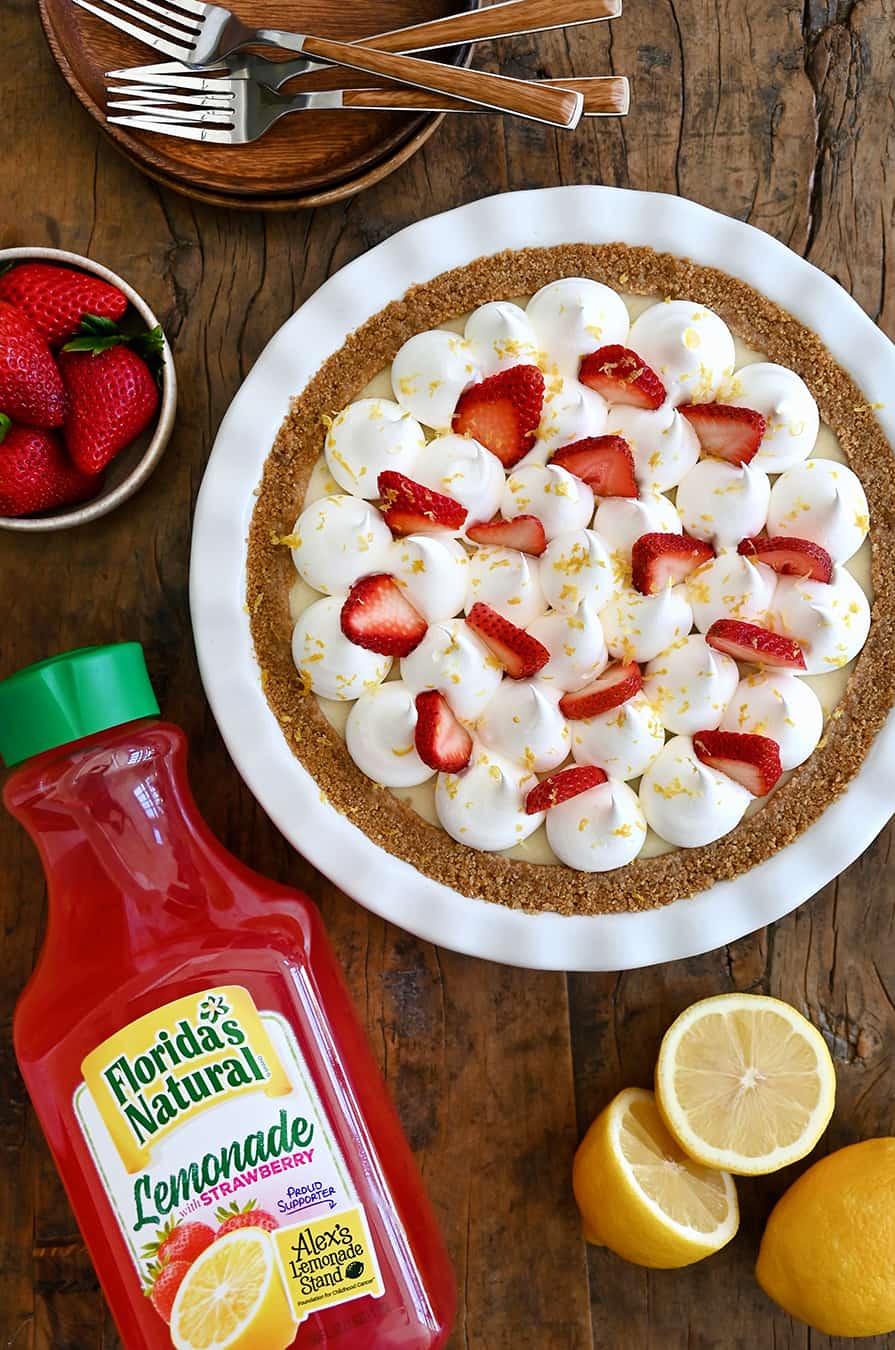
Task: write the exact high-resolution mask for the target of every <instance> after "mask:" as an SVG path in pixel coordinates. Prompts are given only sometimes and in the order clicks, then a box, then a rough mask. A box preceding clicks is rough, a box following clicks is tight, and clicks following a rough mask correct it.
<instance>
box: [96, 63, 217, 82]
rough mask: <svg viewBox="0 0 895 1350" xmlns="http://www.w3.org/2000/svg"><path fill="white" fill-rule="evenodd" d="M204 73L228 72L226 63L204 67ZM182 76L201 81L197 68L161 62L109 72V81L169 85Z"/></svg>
mask: <svg viewBox="0 0 895 1350" xmlns="http://www.w3.org/2000/svg"><path fill="white" fill-rule="evenodd" d="M202 69H203V71H205V72H206V73H211V72H212V71H215V70H227V69H228V66H227V62H226V61H218V62H217V63H216V64H215V65H213V66H203V67H202ZM182 76H185V77H187V78H188V79H193V80H196V79H200V78H201V77H200V76H199V75H197V74H196V71H195V68H194V67H192V66H185V65H184V64H183V62H182V61H159V63H158V64H157V65H154V66H126V67H125V68H124V69H123V70H107V71H106V79H107V80H136V81H138V82H142V81H144V80H151V81H152V82H153V83H155V84H169V83H170V82H171V80H172V78H173V79H175V80H177V81H178V82H179V81H180V78H181V77H182Z"/></svg>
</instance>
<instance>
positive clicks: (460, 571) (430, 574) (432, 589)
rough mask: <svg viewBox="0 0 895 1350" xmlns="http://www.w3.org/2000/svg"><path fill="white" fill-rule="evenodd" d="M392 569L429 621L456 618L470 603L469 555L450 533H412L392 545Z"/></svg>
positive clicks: (414, 604)
mask: <svg viewBox="0 0 895 1350" xmlns="http://www.w3.org/2000/svg"><path fill="white" fill-rule="evenodd" d="M383 571H386V572H389V573H390V574H391V575H392V576H393V577H394V578H395V581H397V583H398V585H399V586H400V587H401V588H402V590H403V591H404V594H405V595H406V596H407V599H408V600H409V601H410V603H411V604H412V605H413V607H414V609H415V610H417V612H418V613H420V614H422V616H423V618H424V619H425V620H426V622H427V623H437V622H438V621H439V620H441V619H452V618H453V617H454V615H455V614H459V613H460V612H461V611H462V609H463V606H464V605H465V603H466V596H467V593H468V590H469V559H468V557H467V555H466V550H465V549H464V547H463V545H462V544H461V543H459V542H458V541H457V540H456V539H452V538H451V537H450V535H447V534H408V535H405V537H404V538H403V539H396V540H395V541H394V543H393V544H392V546H391V551H390V555H389V559H388V566H387V567H385V568H383Z"/></svg>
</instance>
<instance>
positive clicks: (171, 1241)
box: [157, 1223, 215, 1265]
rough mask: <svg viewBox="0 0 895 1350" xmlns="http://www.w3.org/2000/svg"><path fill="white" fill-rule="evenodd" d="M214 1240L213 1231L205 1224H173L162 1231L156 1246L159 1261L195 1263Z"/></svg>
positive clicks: (164, 1262)
mask: <svg viewBox="0 0 895 1350" xmlns="http://www.w3.org/2000/svg"><path fill="white" fill-rule="evenodd" d="M214 1239H215V1231H214V1229H213V1228H210V1227H209V1226H208V1224H207V1223H175V1224H173V1225H171V1226H170V1227H169V1228H168V1229H167V1230H163V1235H162V1238H161V1241H160V1242H159V1244H158V1249H157V1254H158V1259H159V1261H161V1262H162V1264H164V1265H167V1263H168V1262H169V1261H187V1262H193V1261H195V1259H196V1257H197V1256H201V1255H202V1253H203V1252H204V1251H205V1248H206V1247H210V1246H211V1244H212V1243H213V1242H214Z"/></svg>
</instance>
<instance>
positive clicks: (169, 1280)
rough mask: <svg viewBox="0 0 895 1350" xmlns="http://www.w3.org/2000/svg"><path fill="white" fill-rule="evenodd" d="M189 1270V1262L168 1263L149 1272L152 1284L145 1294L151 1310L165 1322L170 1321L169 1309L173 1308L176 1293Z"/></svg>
mask: <svg viewBox="0 0 895 1350" xmlns="http://www.w3.org/2000/svg"><path fill="white" fill-rule="evenodd" d="M189 1268H190V1263H189V1261H169V1262H168V1263H167V1265H164V1266H161V1267H159V1266H154V1267H152V1268H151V1270H150V1275H151V1278H152V1283H151V1285H150V1286H149V1288H148V1290H147V1291H146V1292H147V1294H148V1295H149V1299H150V1301H151V1303H152V1306H153V1308H155V1310H156V1312H157V1313H158V1315H159V1317H162V1318H164V1320H165V1321H166V1322H170V1321H171V1309H172V1308H173V1307H174V1300H175V1298H176V1297H177V1291H178V1289H179V1288H180V1286H181V1285H182V1284H183V1281H184V1278H185V1276H186V1273H187V1271H188V1270H189Z"/></svg>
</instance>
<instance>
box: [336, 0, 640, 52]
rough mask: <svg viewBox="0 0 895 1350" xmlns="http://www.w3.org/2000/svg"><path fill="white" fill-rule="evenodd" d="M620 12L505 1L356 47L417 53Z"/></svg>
mask: <svg viewBox="0 0 895 1350" xmlns="http://www.w3.org/2000/svg"><path fill="white" fill-rule="evenodd" d="M621 12H622V0H504V3H503V4H499V5H488V6H487V7H485V8H483V9H474V10H472V11H471V12H470V13H468V14H449V15H447V16H446V17H445V18H443V19H433V20H431V21H430V22H429V23H417V24H412V25H411V26H410V27H408V28H398V29H394V30H392V31H391V32H388V33H379V34H378V35H377V36H376V37H366V38H358V40H357V46H363V47H375V48H376V49H377V51H381V52H418V51H424V50H425V49H426V48H430V47H449V46H452V45H453V44H455V43H458V42H482V41H487V39H489V38H499V37H510V36H512V34H514V33H537V32H541V31H542V30H543V29H545V28H564V27H566V26H567V25H569V24H577V23H595V22H597V21H598V20H600V19H615V18H617V17H618V15H619V14H621Z"/></svg>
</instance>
